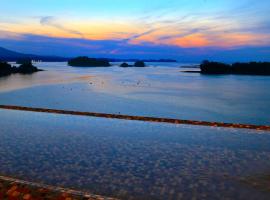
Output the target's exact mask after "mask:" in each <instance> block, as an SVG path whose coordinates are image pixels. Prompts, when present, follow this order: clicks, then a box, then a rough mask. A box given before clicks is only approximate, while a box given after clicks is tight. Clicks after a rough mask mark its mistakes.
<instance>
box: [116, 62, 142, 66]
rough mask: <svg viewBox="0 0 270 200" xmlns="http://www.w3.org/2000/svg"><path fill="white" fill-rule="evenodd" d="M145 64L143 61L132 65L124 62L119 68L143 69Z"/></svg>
mask: <svg viewBox="0 0 270 200" xmlns="http://www.w3.org/2000/svg"><path fill="white" fill-rule="evenodd" d="M145 66H146V65H145V63H144V62H143V61H136V62H135V63H134V65H129V64H128V63H126V62H124V63H122V64H121V65H120V67H145Z"/></svg>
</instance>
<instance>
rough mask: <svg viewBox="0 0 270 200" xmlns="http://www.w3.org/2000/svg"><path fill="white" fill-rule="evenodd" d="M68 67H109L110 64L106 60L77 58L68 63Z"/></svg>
mask: <svg viewBox="0 0 270 200" xmlns="http://www.w3.org/2000/svg"><path fill="white" fill-rule="evenodd" d="M68 65H70V66H74V67H109V66H111V65H110V63H109V62H108V61H107V60H105V59H97V58H88V57H86V56H84V57H77V58H73V59H71V60H69V61H68Z"/></svg>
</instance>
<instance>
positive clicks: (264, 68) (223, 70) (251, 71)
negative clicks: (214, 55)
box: [200, 61, 270, 75]
mask: <svg viewBox="0 0 270 200" xmlns="http://www.w3.org/2000/svg"><path fill="white" fill-rule="evenodd" d="M200 68H201V73H202V74H247V75H270V63H269V62H250V63H234V64H232V65H228V64H224V63H220V62H209V61H203V62H202V64H201V65H200Z"/></svg>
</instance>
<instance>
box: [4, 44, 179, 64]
mask: <svg viewBox="0 0 270 200" xmlns="http://www.w3.org/2000/svg"><path fill="white" fill-rule="evenodd" d="M97 59H98V60H107V61H108V62H136V61H143V62H177V60H173V59H115V58H97ZM18 60H41V61H44V62H61V61H63V62H67V61H68V60H70V58H64V57H58V56H40V55H34V54H24V53H18V52H15V51H11V50H8V49H5V48H3V47H0V61H18Z"/></svg>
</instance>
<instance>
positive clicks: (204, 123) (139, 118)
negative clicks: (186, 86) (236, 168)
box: [0, 105, 270, 131]
mask: <svg viewBox="0 0 270 200" xmlns="http://www.w3.org/2000/svg"><path fill="white" fill-rule="evenodd" d="M0 109H7V110H18V111H29V112H40V113H52V114H64V115H77V116H89V117H100V118H111V119H123V120H133V121H145V122H157V123H170V124H186V125H197V126H210V127H223V128H237V129H253V130H264V131H270V126H269V125H252V124H237V123H223V122H207V121H195V120H182V119H171V118H158V117H144V116H131V115H122V114H108V113H96V112H81V111H69V110H58V109H47V108H33V107H23V106H13V105H0Z"/></svg>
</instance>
